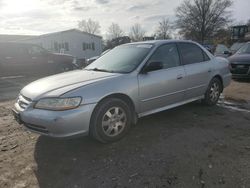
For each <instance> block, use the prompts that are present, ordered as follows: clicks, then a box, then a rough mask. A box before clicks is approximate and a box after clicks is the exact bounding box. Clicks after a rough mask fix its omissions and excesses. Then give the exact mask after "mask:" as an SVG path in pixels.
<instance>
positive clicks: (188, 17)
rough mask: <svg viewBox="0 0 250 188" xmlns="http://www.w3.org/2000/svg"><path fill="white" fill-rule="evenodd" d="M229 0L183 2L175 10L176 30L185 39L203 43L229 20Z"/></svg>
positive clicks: (230, 2) (230, 3) (186, 0)
mask: <svg viewBox="0 0 250 188" xmlns="http://www.w3.org/2000/svg"><path fill="white" fill-rule="evenodd" d="M231 5H232V1H231V0H192V1H189V0H185V1H184V2H183V3H182V4H181V5H180V6H179V7H178V8H177V10H176V11H177V13H176V17H177V23H176V26H177V28H179V29H180V34H182V35H184V37H185V38H188V39H192V40H197V41H199V42H201V43H204V41H205V40H207V39H210V38H211V37H212V36H213V35H215V34H216V33H217V32H218V31H219V30H221V29H223V28H224V27H225V26H227V24H228V23H229V22H230V21H231V20H230V16H231V15H230V12H229V11H227V10H228V8H229V7H230V6H231Z"/></svg>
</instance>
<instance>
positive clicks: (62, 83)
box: [20, 70, 120, 101]
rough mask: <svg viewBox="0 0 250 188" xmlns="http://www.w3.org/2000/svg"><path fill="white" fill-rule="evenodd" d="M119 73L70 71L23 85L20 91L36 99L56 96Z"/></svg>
mask: <svg viewBox="0 0 250 188" xmlns="http://www.w3.org/2000/svg"><path fill="white" fill-rule="evenodd" d="M119 75H120V74H118V73H107V72H97V71H87V70H76V71H70V72H66V73H62V74H57V75H54V76H49V77H45V78H42V79H39V80H37V81H34V82H32V83H30V84H29V85H27V86H25V87H24V88H23V89H22V90H21V92H20V93H21V94H22V95H23V96H25V97H27V98H29V99H31V100H33V101H36V100H39V99H40V98H44V97H57V96H60V95H63V94H64V93H67V92H69V91H71V90H74V89H76V88H79V87H83V86H86V85H89V84H92V83H94V82H98V81H101V80H104V79H108V78H112V77H117V76H119Z"/></svg>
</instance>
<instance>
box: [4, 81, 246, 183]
mask: <svg viewBox="0 0 250 188" xmlns="http://www.w3.org/2000/svg"><path fill="white" fill-rule="evenodd" d="M1 81H2V82H3V80H1ZM11 82H12V84H13V83H14V84H15V83H16V82H17V81H15V80H13V79H12V80H11ZM26 82H28V80H26ZM18 83H19V86H18V87H21V86H22V85H23V82H21V81H20V79H18ZM17 85H18V84H17ZM1 86H3V85H1ZM1 89H2V90H1ZM0 90H1V92H0V95H1V97H0V100H2V101H3V102H0V187H1V188H5V187H16V188H20V187H42V188H48V187H51V188H56V187H60V188H62V187H67V188H71V187H72V188H77V187H86V188H94V187H107V188H113V187H132V188H134V187H138V188H140V187H150V188H151V187H152V188H154V187H167V188H168V187H171V188H172V187H174V188H181V187H182V188H196V187H197V188H205V187H206V188H207V187H208V188H217V187H220V188H221V187H223V188H224V187H225V188H247V187H249V185H250V108H249V103H250V82H232V84H231V85H230V87H229V88H227V89H226V90H225V92H224V100H226V102H223V99H222V101H221V103H220V105H219V106H214V107H206V106H203V105H201V104H200V103H198V102H196V103H192V104H188V105H184V106H182V107H178V108H175V109H172V110H168V111H164V112H161V113H158V114H155V115H151V116H149V117H145V118H142V119H141V120H140V121H139V122H138V124H137V125H136V126H135V127H133V128H132V129H131V131H130V133H129V134H128V135H127V136H126V137H125V138H124V139H122V140H121V141H119V142H116V143H113V144H100V143H98V142H96V141H93V140H91V139H90V138H88V137H85V138H77V139H71V140H57V139H50V138H46V137H42V136H38V135H36V134H33V133H30V132H28V131H25V130H24V128H23V127H22V126H20V125H18V124H17V123H16V122H15V121H14V120H13V117H12V115H11V112H10V109H11V107H12V105H13V101H11V100H7V99H10V98H13V97H15V95H16V94H17V92H16V91H17V90H18V89H16V88H15V87H13V88H12V94H11V95H9V96H8V94H7V93H8V92H7V90H5V89H4V88H3V87H2V88H0ZM2 91H5V97H3V93H2ZM228 100H229V102H228ZM232 107H233V108H232Z"/></svg>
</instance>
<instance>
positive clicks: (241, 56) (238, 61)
mask: <svg viewBox="0 0 250 188" xmlns="http://www.w3.org/2000/svg"><path fill="white" fill-rule="evenodd" d="M228 60H229V62H230V66H231V73H232V76H233V78H250V42H247V43H246V44H245V45H244V46H242V47H241V48H240V49H239V50H238V51H237V52H236V53H235V54H234V55H232V56H231V57H230V58H228Z"/></svg>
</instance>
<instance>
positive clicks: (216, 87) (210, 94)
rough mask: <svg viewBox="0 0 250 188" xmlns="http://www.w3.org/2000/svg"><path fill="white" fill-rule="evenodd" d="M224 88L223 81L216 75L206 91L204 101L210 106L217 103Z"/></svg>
mask: <svg viewBox="0 0 250 188" xmlns="http://www.w3.org/2000/svg"><path fill="white" fill-rule="evenodd" d="M222 90H223V88H222V83H221V81H220V80H219V79H218V78H216V77H215V78H213V79H212V80H211V81H210V83H209V86H208V88H207V91H206V93H205V98H204V99H203V103H204V104H206V105H208V106H213V105H215V104H217V102H218V100H219V98H220V94H221V92H222Z"/></svg>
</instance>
